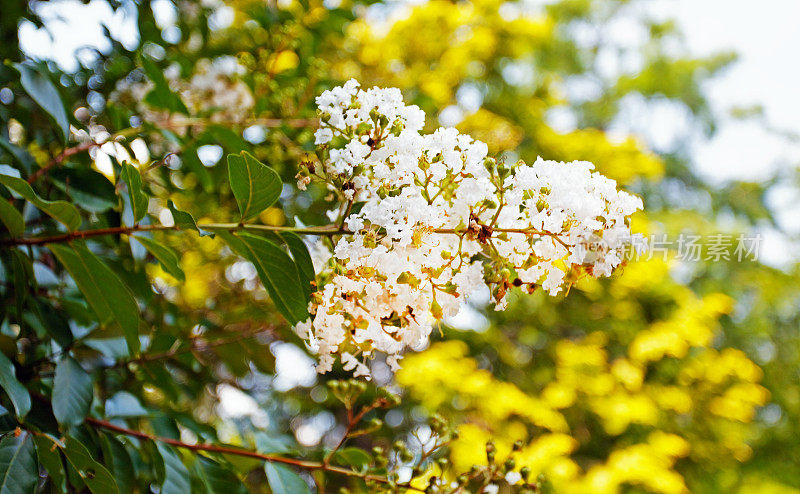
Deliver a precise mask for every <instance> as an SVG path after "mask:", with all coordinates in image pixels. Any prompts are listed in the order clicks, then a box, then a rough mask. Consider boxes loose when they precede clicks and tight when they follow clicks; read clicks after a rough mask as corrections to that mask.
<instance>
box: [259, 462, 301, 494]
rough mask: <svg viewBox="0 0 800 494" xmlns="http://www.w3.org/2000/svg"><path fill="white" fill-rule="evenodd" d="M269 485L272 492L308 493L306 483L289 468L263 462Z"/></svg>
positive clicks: (283, 493)
mask: <svg viewBox="0 0 800 494" xmlns="http://www.w3.org/2000/svg"><path fill="white" fill-rule="evenodd" d="M264 471H265V472H266V473H267V480H268V481H269V487H270V489H272V492H273V494H310V492H311V491H310V490H309V489H308V484H306V481H305V480H303V479H302V478H300V476H299V475H297V474H296V473H294V472H293V471H292V469H291V468H289V467H286V466H283V465H279V464H277V463H270V462H267V463H266V464H264Z"/></svg>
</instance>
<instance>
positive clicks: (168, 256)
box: [133, 236, 186, 281]
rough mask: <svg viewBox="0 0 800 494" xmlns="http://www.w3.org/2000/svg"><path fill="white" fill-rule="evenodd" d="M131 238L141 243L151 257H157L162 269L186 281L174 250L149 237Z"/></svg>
mask: <svg viewBox="0 0 800 494" xmlns="http://www.w3.org/2000/svg"><path fill="white" fill-rule="evenodd" d="M133 238H135V239H136V240H137V241H138V242H139V243H140V244H142V245H143V246H144V248H145V249H147V251H148V252H149V253H151V254H153V257H155V258H156V259H158V262H159V263H160V264H161V267H162V268H164V271H166V272H167V273H169V274H170V275H172V276H173V277H175V278H176V279H178V280H181V281H186V275H185V274H183V270H182V269H181V265H180V259H178V254H177V253H176V252H175V251H174V250H172V249H170V248H169V247H167V246H165V245H163V244H160V243H158V242H156V241H155V240H153V239H151V238H147V237H137V236H134V237H133Z"/></svg>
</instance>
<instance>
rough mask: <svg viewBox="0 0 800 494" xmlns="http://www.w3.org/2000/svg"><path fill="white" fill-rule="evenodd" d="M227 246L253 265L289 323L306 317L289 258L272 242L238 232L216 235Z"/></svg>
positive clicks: (298, 286) (298, 283)
mask: <svg viewBox="0 0 800 494" xmlns="http://www.w3.org/2000/svg"><path fill="white" fill-rule="evenodd" d="M220 236H222V237H223V239H225V241H226V242H227V243H228V245H230V246H231V248H232V249H233V250H234V252H236V253H237V254H239V255H240V256H242V257H244V258H245V259H247V260H248V261H250V262H252V263H253V265H254V266H255V267H256V271H257V272H258V276H259V278H260V279H261V283H263V284H264V287H265V288H266V289H267V292H269V296H270V297H271V298H272V301H273V303H274V304H275V307H276V308H277V309H278V311H279V312H280V313H281V314H283V317H285V318H286V320H287V321H289V323H291V324H297V323H298V322H301V321H305V320H306V319H308V304H307V303H306V296H305V294H304V293H303V289H302V287H301V286H300V276H299V274H298V273H297V267H296V266H295V264H294V262H293V261H292V258H291V257H289V254H287V253H286V252H285V251H284V250H283V249H281V248H280V247H278V246H277V245H276V244H274V243H273V242H270V241H269V240H267V239H265V238H263V237H256V236H254V235H249V234H246V233H242V234H239V235H235V236H234V235H231V234H229V233H224V234H220Z"/></svg>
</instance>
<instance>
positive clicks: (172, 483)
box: [156, 443, 191, 494]
mask: <svg viewBox="0 0 800 494" xmlns="http://www.w3.org/2000/svg"><path fill="white" fill-rule="evenodd" d="M156 447H157V448H158V452H159V453H160V454H161V458H162V459H163V460H164V483H163V484H162V485H161V494H186V493H187V492H191V485H190V482H189V469H187V468H186V465H184V464H183V462H182V461H181V459H180V457H179V456H178V454H177V453H175V452H174V451H172V448H171V447H169V446H167V445H166V444H163V443H156Z"/></svg>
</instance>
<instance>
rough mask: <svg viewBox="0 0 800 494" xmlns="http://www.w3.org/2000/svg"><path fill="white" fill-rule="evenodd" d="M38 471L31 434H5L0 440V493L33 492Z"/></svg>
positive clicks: (19, 493) (25, 493)
mask: <svg viewBox="0 0 800 494" xmlns="http://www.w3.org/2000/svg"><path fill="white" fill-rule="evenodd" d="M38 473H39V472H38V467H37V464H36V448H35V446H34V444H33V438H32V435H31V434H30V433H28V432H21V433H19V434H17V433H10V434H6V436H5V437H3V439H2V440H0V493H2V494H27V493H30V492H33V489H34V487H35V486H36V480H37V479H38V477H39V475H38Z"/></svg>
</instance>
